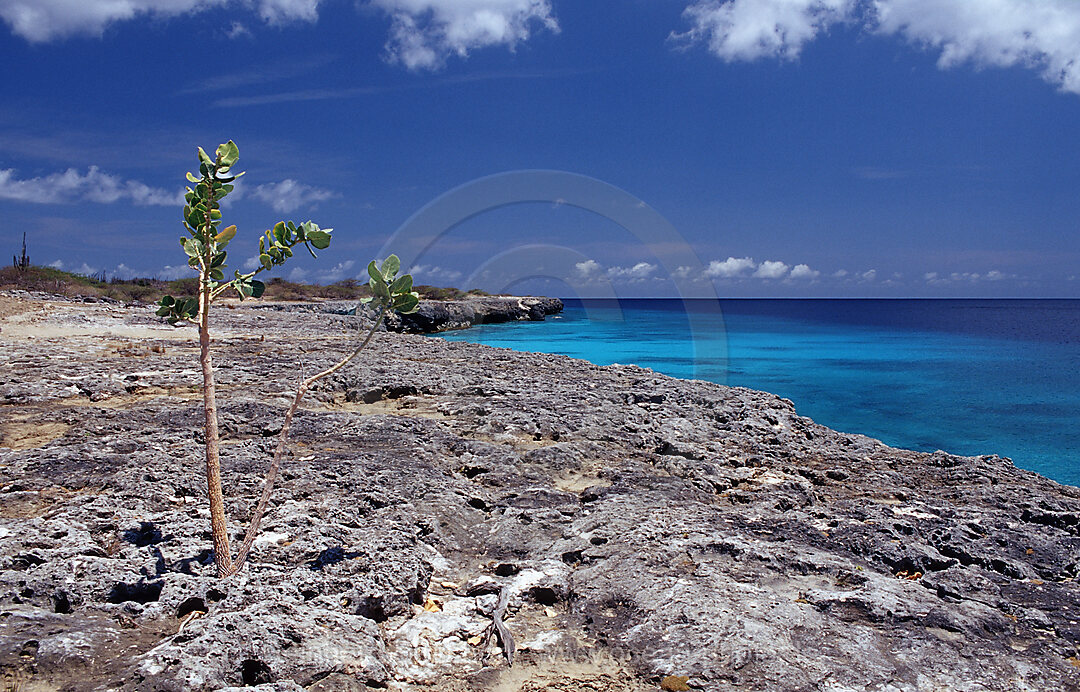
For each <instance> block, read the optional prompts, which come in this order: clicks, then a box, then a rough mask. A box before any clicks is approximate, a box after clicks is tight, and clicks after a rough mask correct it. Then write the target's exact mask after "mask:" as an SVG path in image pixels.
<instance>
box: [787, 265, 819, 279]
mask: <svg viewBox="0 0 1080 692" xmlns="http://www.w3.org/2000/svg"><path fill="white" fill-rule="evenodd" d="M819 276H821V272H819V271H817V270H816V269H811V268H810V266H809V265H806V264H796V265H795V268H794V269H792V270H791V278H792V279H816V278H818V277H819Z"/></svg>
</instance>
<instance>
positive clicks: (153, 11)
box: [0, 0, 319, 43]
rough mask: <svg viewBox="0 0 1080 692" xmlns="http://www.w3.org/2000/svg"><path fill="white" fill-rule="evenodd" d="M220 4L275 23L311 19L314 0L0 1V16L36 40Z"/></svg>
mask: <svg viewBox="0 0 1080 692" xmlns="http://www.w3.org/2000/svg"><path fill="white" fill-rule="evenodd" d="M226 5H231V6H236V7H241V8H248V7H252V6H253V7H255V9H256V11H257V12H258V14H259V16H260V17H262V19H263V21H265V22H267V23H271V24H278V23H283V22H286V21H295V20H307V21H314V20H315V19H317V17H318V7H319V0H258V2H252V1H251V0H0V19H3V20H4V21H5V22H7V23H8V25H10V26H11V30H12V31H13V32H14V33H15V34H17V35H19V36H22V37H23V38H25V39H26V40H27V41H30V42H32V43H42V42H45V41H52V40H55V39H58V38H64V37H66V36H72V35H76V34H83V35H90V36H100V35H101V34H102V33H103V32H104V31H105V28H106V27H108V26H109V25H110V24H113V23H114V22H120V21H125V20H129V19H134V18H136V17H143V16H145V17H152V18H155V19H167V18H169V17H176V16H178V15H182V14H189V13H195V12H201V11H204V10H207V9H210V8H214V7H222V6H226ZM233 26H234V28H235V27H236V26H237V24H234V25H233ZM241 26H242V25H241Z"/></svg>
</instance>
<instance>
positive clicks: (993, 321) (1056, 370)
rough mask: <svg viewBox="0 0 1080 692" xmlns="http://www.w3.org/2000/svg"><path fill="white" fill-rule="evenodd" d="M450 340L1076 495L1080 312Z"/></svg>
mask: <svg viewBox="0 0 1080 692" xmlns="http://www.w3.org/2000/svg"><path fill="white" fill-rule="evenodd" d="M565 303H566V309H565V311H564V312H563V313H562V314H561V315H558V316H554V317H549V318H548V319H547V320H546V321H544V322H516V323H510V324H499V325H484V326H479V327H474V328H472V329H467V330H464V331H460V332H452V333H447V334H443V335H441V337H442V338H445V339H448V340H452V341H472V342H476V343H483V344H488V345H491V346H502V347H506V348H513V349H517V350H522V351H541V352H545V353H558V354H564V355H568V356H573V357H575V358H583V359H585V360H588V361H591V362H593V363H596V364H599V365H608V364H611V363H633V364H635V365H640V366H642V367H647V368H652V369H653V370H656V371H657V372H662V373H665V374H668V375H673V376H675V377H684V378H697V379H705V380H710V381H713V382H719V383H722V384H730V385H738V386H743V387H751V388H754V389H761V390H765V391H768V392H773V393H775V394H779V395H780V396H783V397H786V398H788V399H791V400H792V401H794V402H795V406H796V409H797V410H798V412H799V413H800V414H801V415H804V416H809V417H811V418H813V419H814V420H815V421H817V422H818V423H821V424H823V425H827V426H829V427H831V428H835V429H837V430H843V431H845V432H853V433H862V434H864V435H869V436H871V437H876V438H878V439H880V440H882V441H884V442H886V443H887V444H890V445H893V446H897V447H906V448H908V449H916V450H921V451H934V450H937V449H943V450H946V451H948V452H951V453H954V454H962V455H975V454H991V453H993V454H1000V455H1001V456H1007V457H1010V458H1011V459H1012V460H1013V461H1014V462H1015V463H1016V465H1017V466H1020V467H1022V468H1026V469H1031V470H1033V471H1037V472H1039V473H1041V474H1043V475H1045V476H1047V477H1049V478H1053V479H1054V480H1056V481H1059V482H1061V483H1069V484H1071V485H1080V300H721V301H715V300H712V301H708V300H690V301H682V300H663V299H657V300H652V299H624V300H619V301H589V300H585V301H582V300H573V299H570V300H566V301H565Z"/></svg>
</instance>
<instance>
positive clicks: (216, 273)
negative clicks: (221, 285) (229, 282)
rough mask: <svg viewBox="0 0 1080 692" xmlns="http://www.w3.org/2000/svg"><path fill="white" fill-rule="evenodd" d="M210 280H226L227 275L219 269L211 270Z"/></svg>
mask: <svg viewBox="0 0 1080 692" xmlns="http://www.w3.org/2000/svg"><path fill="white" fill-rule="evenodd" d="M210 278H211V279H213V280H214V281H221V280H222V279H224V278H225V273H224V272H223V271H221V269H220V268H219V267H214V268H213V269H211V270H210Z"/></svg>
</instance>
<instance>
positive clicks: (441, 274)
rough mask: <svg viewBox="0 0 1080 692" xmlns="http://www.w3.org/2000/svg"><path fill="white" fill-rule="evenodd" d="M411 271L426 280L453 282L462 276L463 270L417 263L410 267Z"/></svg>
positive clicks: (418, 277) (415, 275)
mask: <svg viewBox="0 0 1080 692" xmlns="http://www.w3.org/2000/svg"><path fill="white" fill-rule="evenodd" d="M409 273H410V274H412V275H413V276H414V277H416V278H417V279H420V278H423V279H424V280H425V281H436V282H438V281H442V282H446V283H453V282H455V281H457V280H458V279H460V278H461V272H459V271H457V270H456V269H447V268H445V267H440V266H438V265H430V264H415V265H413V266H412V268H410V269H409Z"/></svg>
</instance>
